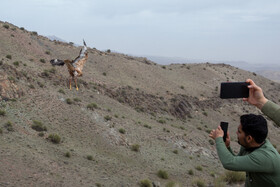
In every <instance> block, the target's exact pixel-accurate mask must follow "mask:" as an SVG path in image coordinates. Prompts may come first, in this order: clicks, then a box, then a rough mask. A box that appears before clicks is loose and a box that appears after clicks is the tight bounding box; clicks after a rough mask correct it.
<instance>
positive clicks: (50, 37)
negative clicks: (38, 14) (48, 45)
mask: <svg viewBox="0 0 280 187" xmlns="http://www.w3.org/2000/svg"><path fill="white" fill-rule="evenodd" d="M46 37H47V38H48V39H50V40H51V41H60V42H65V43H68V41H66V40H63V39H61V38H59V37H57V36H55V35H52V36H46Z"/></svg>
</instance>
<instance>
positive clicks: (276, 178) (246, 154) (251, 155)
mask: <svg viewBox="0 0 280 187" xmlns="http://www.w3.org/2000/svg"><path fill="white" fill-rule="evenodd" d="M262 111H263V112H264V114H266V115H267V116H268V117H270V118H271V119H272V120H273V121H274V122H275V123H276V124H278V125H279V126H280V121H279V120H280V107H279V106H278V105H276V104H275V103H273V102H271V101H268V102H267V103H266V104H265V105H264V107H263V108H262ZM215 141H216V148H217V152H218V155H219V158H220V160H221V162H222V164H223V166H224V168H225V169H228V170H233V171H245V172H246V182H245V186H246V187H280V155H279V153H278V151H277V150H276V149H275V148H274V147H273V145H271V143H270V142H269V140H265V143H264V144H263V145H262V146H261V147H259V148H257V149H255V150H246V149H245V148H244V147H242V146H241V148H240V152H239V154H238V155H234V154H233V152H232V151H231V149H230V148H229V149H227V147H226V146H225V143H224V141H223V138H222V137H219V138H216V140H215Z"/></svg>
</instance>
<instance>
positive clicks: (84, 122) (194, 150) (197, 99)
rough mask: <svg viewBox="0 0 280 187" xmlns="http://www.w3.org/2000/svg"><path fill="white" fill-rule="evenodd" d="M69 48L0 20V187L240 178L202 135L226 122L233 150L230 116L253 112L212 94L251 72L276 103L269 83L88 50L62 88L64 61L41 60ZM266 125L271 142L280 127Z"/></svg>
mask: <svg viewBox="0 0 280 187" xmlns="http://www.w3.org/2000/svg"><path fill="white" fill-rule="evenodd" d="M79 50H80V47H75V46H73V43H72V42H70V43H64V42H59V41H51V40H49V39H47V38H46V37H43V36H40V35H39V34H38V33H37V32H35V31H31V32H30V31H27V30H25V29H24V28H19V27H17V26H15V25H12V24H10V23H6V22H0V118H1V120H0V162H1V165H0V186H94V185H95V186H152V185H160V186H178V185H179V186H191V185H193V186H227V185H231V186H232V185H233V184H232V183H235V179H230V181H229V178H230V176H232V177H233V178H237V177H238V180H237V179H236V180H237V183H239V182H240V181H241V183H242V181H243V180H244V179H243V178H242V175H241V177H240V175H235V174H232V173H227V175H226V176H225V175H224V173H225V170H224V169H223V168H222V166H221V164H220V162H219V159H218V156H217V154H216V150H215V145H214V143H213V141H211V140H210V139H209V137H208V133H209V132H210V130H211V129H213V128H215V127H217V125H218V124H219V121H222V120H223V121H228V122H229V124H230V126H229V131H230V133H231V137H232V146H233V149H234V150H235V151H238V147H239V146H238V144H237V142H236V137H235V131H236V128H237V126H238V123H239V116H240V115H241V114H243V113H248V112H252V113H260V111H258V110H257V109H255V108H253V107H251V106H249V105H248V104H246V103H243V102H242V101H241V100H221V99H219V97H218V96H219V84H220V82H223V81H244V80H245V79H246V78H252V79H253V80H254V81H255V82H257V83H258V84H259V85H261V86H262V87H263V89H264V91H265V93H266V96H267V97H268V98H269V99H271V100H273V101H274V102H276V103H279V102H280V101H279V98H280V97H279V90H280V85H279V84H278V83H276V82H273V81H271V80H268V79H266V78H264V77H262V76H260V75H257V74H255V73H251V72H247V71H244V70H241V69H238V68H235V67H232V66H229V65H226V64H211V63H204V64H172V65H168V66H161V65H159V64H156V63H154V62H152V61H150V60H148V59H146V58H142V57H133V56H129V55H125V54H119V53H113V52H111V50H107V51H100V50H97V49H95V48H89V59H88V61H87V63H86V65H85V69H84V75H83V77H81V78H79V79H78V83H79V88H80V89H79V91H76V90H75V89H73V90H69V89H68V88H67V80H68V77H69V75H68V72H67V68H66V67H55V68H54V67H52V66H51V64H50V63H48V62H49V61H50V59H53V58H60V59H73V58H75V57H76V55H77V54H78V53H79ZM269 130H270V132H269V137H270V141H271V142H272V143H273V144H274V145H275V147H277V146H279V145H278V142H279V140H280V139H279V137H280V136H279V132H280V130H279V129H278V128H276V127H275V126H274V125H273V123H272V122H271V121H269ZM229 175H230V176H229ZM235 176H237V177H235ZM240 178H241V179H240ZM229 183H231V184H229Z"/></svg>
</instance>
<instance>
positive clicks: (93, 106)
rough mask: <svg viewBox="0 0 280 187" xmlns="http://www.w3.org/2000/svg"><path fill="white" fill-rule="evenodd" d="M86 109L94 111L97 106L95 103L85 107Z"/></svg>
mask: <svg viewBox="0 0 280 187" xmlns="http://www.w3.org/2000/svg"><path fill="white" fill-rule="evenodd" d="M87 108H88V109H90V110H94V109H97V108H98V106H97V104H95V103H90V104H88V105H87Z"/></svg>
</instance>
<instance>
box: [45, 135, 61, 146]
mask: <svg viewBox="0 0 280 187" xmlns="http://www.w3.org/2000/svg"><path fill="white" fill-rule="evenodd" d="M48 139H49V140H50V141H51V142H53V143H55V144H59V143H60V140H61V138H60V136H59V135H58V134H50V135H49V136H48Z"/></svg>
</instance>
